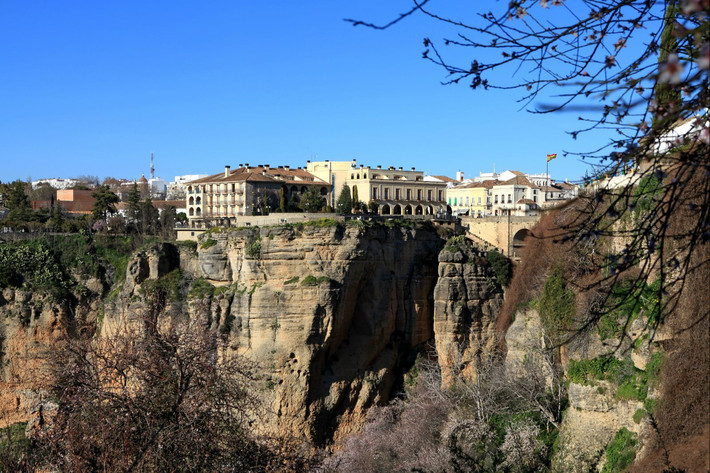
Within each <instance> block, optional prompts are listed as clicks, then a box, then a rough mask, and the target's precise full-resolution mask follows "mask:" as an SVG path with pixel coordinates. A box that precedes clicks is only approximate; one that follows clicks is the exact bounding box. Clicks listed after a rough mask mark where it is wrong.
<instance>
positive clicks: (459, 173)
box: [456, 171, 463, 182]
mask: <svg viewBox="0 0 710 473" xmlns="http://www.w3.org/2000/svg"><path fill="white" fill-rule="evenodd" d="M456 180H457V181H459V182H463V171H456Z"/></svg>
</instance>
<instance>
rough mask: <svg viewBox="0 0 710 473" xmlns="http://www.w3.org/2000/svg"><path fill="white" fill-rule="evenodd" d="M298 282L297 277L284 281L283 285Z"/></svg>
mask: <svg viewBox="0 0 710 473" xmlns="http://www.w3.org/2000/svg"><path fill="white" fill-rule="evenodd" d="M298 280H299V277H298V276H294V277H292V278H291V279H287V280H286V281H284V285H286V284H294V283H297V282H298Z"/></svg>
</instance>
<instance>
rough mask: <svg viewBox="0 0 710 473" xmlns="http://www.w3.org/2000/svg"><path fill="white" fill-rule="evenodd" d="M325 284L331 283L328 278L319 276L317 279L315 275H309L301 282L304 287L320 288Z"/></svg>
mask: <svg viewBox="0 0 710 473" xmlns="http://www.w3.org/2000/svg"><path fill="white" fill-rule="evenodd" d="M324 282H330V278H329V277H327V276H318V277H315V276H313V275H310V274H309V275H308V276H306V277H305V278H303V280H302V281H301V285H302V286H319V285H320V284H322V283H324Z"/></svg>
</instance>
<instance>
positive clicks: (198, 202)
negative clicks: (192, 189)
mask: <svg viewBox="0 0 710 473" xmlns="http://www.w3.org/2000/svg"><path fill="white" fill-rule="evenodd" d="M190 198H191V199H192V197H190ZM195 203H196V204H197V205H200V204H201V203H202V197H199V196H198V197H197V198H196V199H195Z"/></svg>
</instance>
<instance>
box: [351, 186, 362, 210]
mask: <svg viewBox="0 0 710 473" xmlns="http://www.w3.org/2000/svg"><path fill="white" fill-rule="evenodd" d="M353 208H355V209H359V208H360V196H359V195H358V193H357V186H354V187H353Z"/></svg>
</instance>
